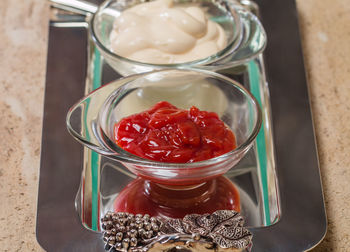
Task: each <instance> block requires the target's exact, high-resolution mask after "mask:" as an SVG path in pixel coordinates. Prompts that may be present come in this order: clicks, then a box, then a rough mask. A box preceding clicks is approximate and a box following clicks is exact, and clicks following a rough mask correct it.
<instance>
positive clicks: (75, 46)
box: [37, 1, 326, 251]
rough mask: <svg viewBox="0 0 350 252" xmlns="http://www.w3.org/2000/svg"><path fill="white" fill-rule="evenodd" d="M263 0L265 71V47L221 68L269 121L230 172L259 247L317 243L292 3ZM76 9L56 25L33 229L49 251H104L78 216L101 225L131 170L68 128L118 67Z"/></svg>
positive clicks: (319, 217)
mask: <svg viewBox="0 0 350 252" xmlns="http://www.w3.org/2000/svg"><path fill="white" fill-rule="evenodd" d="M266 2H267V1H261V3H260V2H259V3H258V5H259V7H260V14H261V17H262V21H263V24H264V26H265V28H266V30H267V34H268V38H269V42H268V47H267V50H266V52H265V59H266V66H267V68H266V71H265V69H264V62H263V58H262V57H259V58H257V59H255V60H254V61H251V62H249V63H248V64H247V65H244V66H241V67H238V68H234V69H229V70H227V71H225V74H226V75H229V76H230V77H232V78H234V79H237V80H239V81H240V82H241V83H244V84H245V85H246V86H247V87H248V88H250V89H251V91H252V92H253V94H254V95H255V96H256V97H257V98H258V100H259V102H260V103H261V104H262V107H263V113H264V120H265V122H264V128H263V130H262V131H261V132H260V135H259V137H258V138H257V142H256V144H255V148H254V149H253V150H252V151H251V152H250V153H249V154H248V156H247V158H245V160H243V161H242V162H241V163H240V167H239V169H234V170H232V171H231V172H229V173H228V174H226V176H227V177H228V178H229V179H231V180H232V181H234V183H235V184H236V186H238V188H239V189H240V193H241V199H242V209H243V214H244V215H245V217H246V219H247V221H248V223H247V224H248V225H249V226H250V227H251V230H252V232H253V233H254V240H253V242H254V246H253V251H265V250H266V251H302V250H308V249H310V248H312V247H313V246H315V245H316V244H317V243H318V242H319V241H320V240H321V239H322V238H323V235H324V234H325V231H326V218H325V212H324V205H323V197H322V187H321V184H320V177H319V169H318V163H317V153H316V149H315V145H314V135H313V128H312V120H311V114H310V107H309V101H308V95H307V86H306V82H305V75H304V69H303V62H302V55H301V50H300V42H299V35H298V33H297V22H296V21H297V20H296V16H295V15H296V13H295V5H294V2H293V1H287V2H286V3H285V5H282V4H280V3H278V2H276V3H270V2H269V3H266ZM286 5H287V6H288V5H289V9H288V8H286ZM276 8H277V9H278V8H279V9H278V10H280V11H278V12H277V13H275V12H274V15H273V17H274V18H275V19H274V20H272V19H271V18H272V17H271V16H270V15H268V13H269V12H271V11H272V10H277V9H276ZM286 16H287V17H289V19H286ZM277 17H278V18H280V19H279V21H278V22H276V18H277ZM75 18H76V20H75V21H76V22H70V23H67V22H63V23H62V22H52V23H51V25H50V38H49V55H48V67H47V83H46V94H45V113H44V125H43V142H42V158H41V170H40V185H39V199H38V219H37V237H38V241H39V243H40V244H41V245H42V246H43V247H44V248H45V249H47V250H49V251H80V250H84V251H103V245H102V241H101V239H100V234H98V233H94V232H91V231H88V230H87V229H84V227H83V226H82V225H81V223H83V225H84V226H85V227H87V228H89V229H92V230H98V229H99V225H98V220H99V217H100V215H101V214H103V213H104V212H105V211H107V210H108V209H109V207H110V204H109V203H110V202H111V201H112V200H113V197H115V195H116V194H117V193H118V191H119V190H120V189H121V188H123V186H124V185H126V184H127V182H129V181H130V180H131V177H130V176H128V175H127V171H126V170H124V169H123V167H122V166H121V165H120V164H118V163H111V162H110V161H108V160H107V159H105V158H103V157H100V156H99V155H97V154H96V153H94V152H91V151H90V150H87V149H84V150H83V149H82V147H80V146H79V145H78V144H77V143H75V142H74V140H73V139H72V138H71V137H70V136H69V135H68V133H67V131H66V129H65V120H64V119H65V115H66V111H67V109H68V108H69V107H70V106H71V105H72V104H73V103H74V102H76V101H77V100H78V99H79V98H81V97H82V96H83V95H84V93H86V92H89V91H91V90H93V89H95V88H97V87H98V86H100V85H101V84H104V83H108V81H110V80H113V79H115V78H117V77H118V75H117V74H116V73H115V72H114V71H113V70H111V69H110V68H109V67H108V66H107V65H106V64H104V62H103V59H102V58H101V57H100V56H99V54H98V52H97V51H96V50H95V48H94V47H93V46H92V44H91V43H89V41H88V40H87V37H88V36H87V31H86V24H85V23H84V22H79V21H84V20H81V18H82V17H79V16H76V17H75ZM270 19H271V20H270ZM269 21H270V22H269ZM277 24H278V25H277ZM288 29H289V32H286V31H285V30H288ZM290 31H292V32H290ZM293 31H294V32H295V33H294V34H293ZM87 46H88V48H89V50H88V54H87V53H86V48H87ZM86 68H87V69H88V71H86V70H85V69H86ZM281 71H284V72H281ZM265 73H267V76H268V78H269V81H268V82H266V80H265ZM290 74H292V77H290V76H289V75H290ZM288 77H289V78H288ZM85 78H86V82H85ZM267 83H268V85H267ZM268 89H269V90H270V92H271V99H270V100H269V90H268ZM270 102H271V104H272V115H273V120H271V111H270V106H269V103H270ZM298 122H299V123H298ZM272 128H273V133H274V136H275V141H274V142H273V141H272V140H273V139H272V134H271V130H272ZM256 146H259V148H257V147H256ZM273 146H275V148H273ZM259 151H260V153H259ZM261 151H263V153H261ZM274 154H276V157H275V156H274ZM275 161H276V162H275ZM82 167H83V173H82V177H81V172H82V171H81V168H82ZM102 167H103V169H102ZM111 168H112V169H111ZM115 168H117V169H119V170H120V172H118V171H116V169H115ZM276 169H277V173H276ZM100 170H101V171H102V173H101V177H100ZM121 174H124V175H123V176H121ZM125 174H126V175H125ZM80 177H81V178H82V180H81V181H82V183H81V187H80V188H78V187H79V184H80ZM277 180H278V181H279V185H278V184H277ZM77 191H78V194H77V198H76V199H74V197H75V194H76V192H77ZM278 191H280V195H281V197H280V198H279V197H278ZM74 203H76V207H77V210H78V213H79V216H80V220H79V217H78V215H77V212H76V211H75V209H74ZM281 210H282V217H281ZM272 224H273V225H272Z"/></svg>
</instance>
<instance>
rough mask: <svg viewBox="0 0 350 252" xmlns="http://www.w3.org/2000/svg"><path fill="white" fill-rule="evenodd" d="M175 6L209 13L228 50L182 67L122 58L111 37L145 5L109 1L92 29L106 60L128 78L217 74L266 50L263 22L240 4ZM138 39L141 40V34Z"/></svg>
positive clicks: (203, 1) (215, 1)
mask: <svg viewBox="0 0 350 252" xmlns="http://www.w3.org/2000/svg"><path fill="white" fill-rule="evenodd" d="M158 1H159V0H158ZM147 2H152V1H147ZM172 2H173V5H174V6H175V7H182V6H192V5H195V6H197V7H200V8H201V9H203V10H205V11H206V16H207V18H208V20H210V22H214V23H215V24H218V25H219V26H220V27H221V28H222V30H223V33H224V34H225V37H226V45H225V46H224V48H223V49H220V50H218V51H217V52H215V53H213V54H211V55H209V56H205V57H204V58H193V59H188V60H186V61H185V62H178V63H167V62H164V63H163V62H159V61H157V62H156V63H147V62H145V61H143V60H135V59H131V58H130V57H126V56H125V55H124V56H122V54H120V53H118V52H115V50H113V49H112V47H113V46H112V43H111V33H113V30H114V23H115V20H116V18H118V17H119V16H120V15H121V14H122V13H123V12H124V11H126V10H127V9H129V8H131V7H134V6H136V5H139V4H143V3H145V1H141V0H135V1H120V0H108V1H106V2H104V3H103V4H102V5H101V6H100V7H99V8H98V10H97V12H96V13H94V15H93V16H92V18H91V20H90V25H89V29H90V34H91V37H92V40H93V41H94V43H95V45H96V46H97V48H98V50H99V51H100V52H101V54H102V56H103V58H104V59H105V60H106V61H107V62H108V64H109V65H110V66H112V68H114V69H115V70H116V71H117V72H118V73H120V74H121V75H123V76H127V75H130V74H134V73H141V72H148V71H153V70H159V69H164V68H197V69H204V70H210V71H217V70H220V69H224V68H229V67H232V66H235V65H239V64H242V63H245V62H247V61H249V60H251V59H252V58H254V57H256V56H257V55H259V54H260V53H261V52H262V51H263V50H264V48H265V45H266V34H265V31H264V29H263V27H262V25H261V23H260V21H259V20H258V18H257V17H256V16H254V15H253V14H252V13H250V12H249V11H247V10H245V9H244V8H242V7H241V6H240V5H238V4H237V3H236V2H234V1H224V0H211V1H208V0H199V1H197V0H184V1H183V0H181V1H180V0H174V1H172ZM128 22H129V21H128ZM176 22H180V21H179V20H177V21H176ZM186 25H187V24H186ZM140 32H141V30H140V31H139V33H140ZM159 32H162V31H159ZM163 32H164V31H163ZM135 35H136V37H137V36H138V34H137V32H136V33H135ZM116 36H118V35H116ZM146 36H147V34H146ZM130 38H132V37H130ZM135 40H137V39H135Z"/></svg>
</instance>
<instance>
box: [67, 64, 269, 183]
mask: <svg viewBox="0 0 350 252" xmlns="http://www.w3.org/2000/svg"><path fill="white" fill-rule="evenodd" d="M159 101H168V102H170V103H172V104H173V105H175V106H177V107H179V108H183V109H188V108H190V107H192V106H196V107H197V108H199V109H201V110H206V111H211V112H215V113H217V114H218V116H219V118H220V119H221V120H222V121H223V122H224V123H225V125H226V126H227V127H228V128H230V129H231V130H232V131H233V133H234V134H235V137H236V145H237V147H236V148H235V149H234V150H232V151H230V152H227V153H225V154H223V155H220V156H218V157H215V158H211V159H208V160H204V161H200V162H193V163H164V162H157V161H153V160H149V159H145V158H141V157H138V156H136V155H133V154H131V153H129V152H127V151H125V150H123V149H122V148H120V147H119V146H118V145H117V144H116V143H115V141H114V125H115V123H117V122H118V121H120V120H121V119H122V118H125V117H126V116H129V115H131V114H135V113H139V112H141V111H144V110H147V109H149V108H150V107H152V106H153V105H154V104H155V103H157V102H159ZM261 120H262V119H261V112H260V108H259V105H258V103H257V101H256V100H255V98H254V97H253V96H252V95H251V94H250V93H249V91H247V90H246V89H245V88H244V87H243V86H241V85H240V84H239V83H237V82H235V81H233V80H231V79H229V78H227V77H225V76H223V75H220V74H217V73H213V72H207V71H203V70H180V69H169V70H159V71H154V72H150V73H143V74H137V75H132V76H128V77H125V78H122V79H119V80H116V81H114V82H112V83H110V84H107V85H105V86H103V87H101V88H100V89H97V90H95V91H94V92H92V93H91V94H89V95H87V96H86V97H84V98H83V99H82V100H80V101H79V102H78V103H77V104H75V105H74V106H73V107H72V108H71V109H70V110H69V112H68V115H67V127H68V130H69V132H70V133H71V134H72V135H73V137H74V138H75V139H77V140H78V141H79V142H81V143H82V144H84V145H85V146H87V147H89V148H91V149H92V150H94V151H96V152H98V153H99V154H101V155H104V156H106V157H108V158H110V159H113V160H116V161H118V162H120V163H122V164H123V165H124V166H125V167H126V168H127V169H129V170H130V171H131V172H132V173H134V174H136V175H137V176H139V177H141V178H143V179H145V180H148V181H152V182H155V183H157V184H161V185H165V186H168V187H178V186H193V185H198V184H201V183H203V182H206V181H209V180H212V179H213V178H216V177H218V176H220V175H222V174H224V173H225V172H227V171H228V170H229V169H231V168H233V167H234V166H235V165H236V164H237V163H238V162H239V161H240V160H241V158H242V157H243V156H244V155H245V153H246V152H247V151H248V150H249V148H250V147H251V146H252V144H253V141H254V139H255V137H256V135H257V134H258V132H259V129H260V126H261Z"/></svg>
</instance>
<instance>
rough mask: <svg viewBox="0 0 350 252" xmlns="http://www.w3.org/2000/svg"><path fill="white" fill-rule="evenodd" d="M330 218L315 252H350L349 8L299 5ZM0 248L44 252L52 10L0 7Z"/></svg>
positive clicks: (11, 0)
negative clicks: (39, 207)
mask: <svg viewBox="0 0 350 252" xmlns="http://www.w3.org/2000/svg"><path fill="white" fill-rule="evenodd" d="M297 7H298V8H297V9H298V15H299V22H300V31H301V35H302V45H303V52H304V59H305V66H306V72H307V76H308V83H309V90H310V99H311V105H312V114H313V118H314V124H315V132H316V141H317V147H318V153H319V160H320V169H321V174H322V182H323V188H324V196H325V202H326V209H327V214H328V223H329V227H328V232H327V235H326V237H325V239H324V240H323V241H322V242H321V244H320V245H318V246H317V248H316V249H314V250H313V251H347V250H348V248H349V247H350V208H349V207H348V202H350V187H349V183H350V123H349V122H350V14H349V13H350V4H349V2H348V0H322V1H319V0H297ZM0 13H1V15H0V55H1V57H0V113H1V115H2V120H0V146H1V149H0V202H1V206H0V226H1V227H5V228H2V229H1V230H0V247H1V248H2V250H3V251H42V249H41V248H40V246H39V245H38V243H37V241H36V237H35V218H36V203H37V202H36V199H37V192H38V173H39V165H40V143H41V131H42V118H43V101H44V88H45V70H46V56H47V42H48V20H49V6H48V2H47V1H45V0H26V1H21V0H2V1H1V2H0Z"/></svg>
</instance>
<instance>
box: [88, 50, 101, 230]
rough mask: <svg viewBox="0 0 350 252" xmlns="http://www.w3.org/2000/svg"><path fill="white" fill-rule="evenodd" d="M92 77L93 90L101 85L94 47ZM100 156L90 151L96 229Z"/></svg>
mask: <svg viewBox="0 0 350 252" xmlns="http://www.w3.org/2000/svg"><path fill="white" fill-rule="evenodd" d="M93 62H94V64H93V79H92V89H93V90H95V89H97V88H99V87H100V86H101V67H102V65H101V54H100V52H99V51H98V50H97V48H96V47H95V48H94V60H93ZM99 159H100V157H99V155H98V153H96V152H94V151H91V160H90V161H91V163H90V164H91V186H92V192H91V229H92V230H94V231H98V230H99V227H98V225H97V223H98V220H99V212H98V209H99V207H98V206H99V195H98V191H99V190H98V188H99V181H98V180H99V174H98V173H99V168H98V166H99V161H100V160H99Z"/></svg>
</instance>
